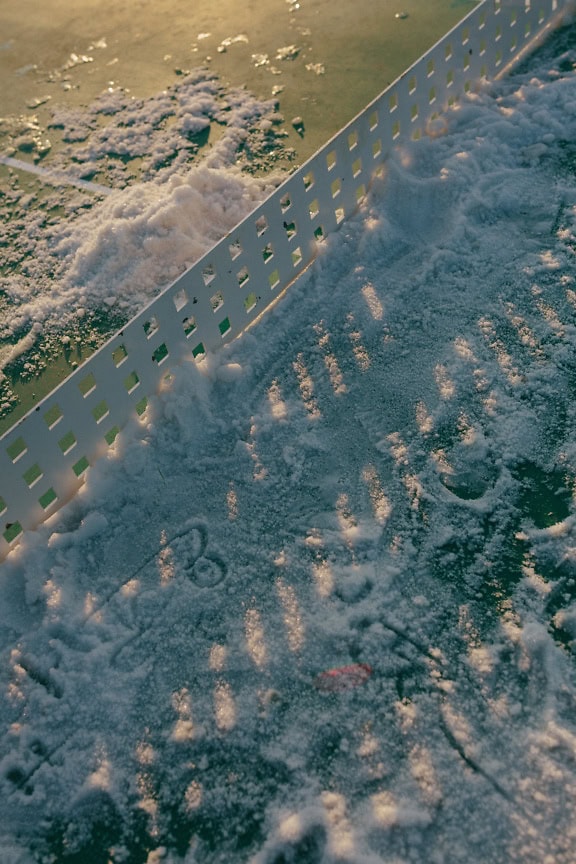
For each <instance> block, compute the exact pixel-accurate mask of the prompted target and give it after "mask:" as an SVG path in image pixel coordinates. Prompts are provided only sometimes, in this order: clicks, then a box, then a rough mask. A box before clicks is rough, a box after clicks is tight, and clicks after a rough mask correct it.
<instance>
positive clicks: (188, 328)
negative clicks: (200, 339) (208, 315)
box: [182, 315, 196, 339]
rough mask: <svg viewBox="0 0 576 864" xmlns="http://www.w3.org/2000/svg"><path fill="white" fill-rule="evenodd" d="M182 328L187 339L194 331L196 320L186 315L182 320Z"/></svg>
mask: <svg viewBox="0 0 576 864" xmlns="http://www.w3.org/2000/svg"><path fill="white" fill-rule="evenodd" d="M182 326H183V328H184V335H185V336H186V338H187V339H188V337H189V336H191V335H192V333H194V331H195V330H196V319H195V318H193V317H192V315H188V317H187V318H183V319H182Z"/></svg>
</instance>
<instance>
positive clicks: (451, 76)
mask: <svg viewBox="0 0 576 864" xmlns="http://www.w3.org/2000/svg"><path fill="white" fill-rule="evenodd" d="M453 84H454V70H453V69H449V70H448V72H447V73H446V86H447V87H452V85H453Z"/></svg>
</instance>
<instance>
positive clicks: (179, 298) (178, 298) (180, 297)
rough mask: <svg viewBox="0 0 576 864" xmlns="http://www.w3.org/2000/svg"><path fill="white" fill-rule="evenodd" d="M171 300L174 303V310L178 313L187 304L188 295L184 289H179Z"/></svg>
mask: <svg viewBox="0 0 576 864" xmlns="http://www.w3.org/2000/svg"><path fill="white" fill-rule="evenodd" d="M172 299H173V301H174V308H175V309H176V311H177V312H180V310H181V309H183V308H184V306H186V304H187V303H188V295H187V293H186V291H185V290H184V288H180V290H179V291H176V293H175V294H174V297H173V298H172Z"/></svg>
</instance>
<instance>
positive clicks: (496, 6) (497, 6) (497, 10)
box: [494, 0, 502, 15]
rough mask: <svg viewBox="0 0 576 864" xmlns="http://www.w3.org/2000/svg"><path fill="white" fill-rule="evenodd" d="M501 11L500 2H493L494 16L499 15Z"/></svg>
mask: <svg viewBox="0 0 576 864" xmlns="http://www.w3.org/2000/svg"><path fill="white" fill-rule="evenodd" d="M501 10H502V0H494V14H495V15H499V14H500V12H501Z"/></svg>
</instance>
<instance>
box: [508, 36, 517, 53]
mask: <svg viewBox="0 0 576 864" xmlns="http://www.w3.org/2000/svg"><path fill="white" fill-rule="evenodd" d="M516 45H517V40H516V34H514V36H512V41H511V42H510V53H511V54H513V53H514V52H515V51H516Z"/></svg>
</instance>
